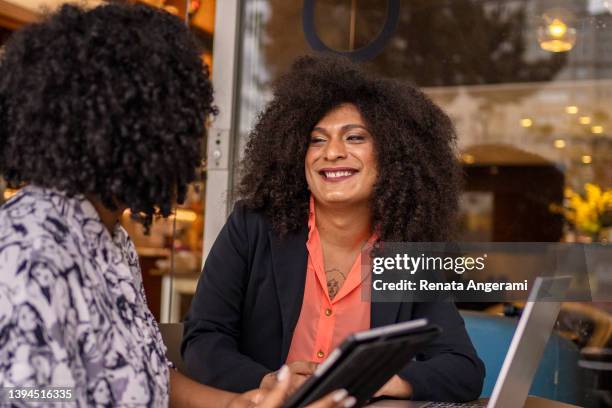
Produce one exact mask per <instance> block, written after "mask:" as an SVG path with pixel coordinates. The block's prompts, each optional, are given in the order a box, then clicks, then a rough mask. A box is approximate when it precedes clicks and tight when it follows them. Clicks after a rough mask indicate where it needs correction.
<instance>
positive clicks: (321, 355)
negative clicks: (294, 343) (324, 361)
mask: <svg viewBox="0 0 612 408" xmlns="http://www.w3.org/2000/svg"><path fill="white" fill-rule="evenodd" d="M317 357H319V358H323V357H325V353H324V352H322V351H321V350H319V352H318V353H317Z"/></svg>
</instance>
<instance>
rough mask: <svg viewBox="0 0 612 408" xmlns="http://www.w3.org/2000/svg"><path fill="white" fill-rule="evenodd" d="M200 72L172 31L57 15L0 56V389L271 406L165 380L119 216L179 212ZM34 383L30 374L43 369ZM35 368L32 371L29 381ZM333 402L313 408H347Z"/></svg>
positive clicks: (104, 15)
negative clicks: (5, 196) (5, 187)
mask: <svg viewBox="0 0 612 408" xmlns="http://www.w3.org/2000/svg"><path fill="white" fill-rule="evenodd" d="M212 98H213V91H212V87H211V83H210V81H209V79H208V72H207V68H206V67H205V66H204V65H203V64H202V60H201V58H200V54H199V51H198V48H197V47H196V44H195V41H194V39H193V38H192V36H191V34H190V33H189V31H188V29H187V28H186V27H185V25H184V23H183V22H182V21H180V20H179V19H177V18H176V17H174V16H172V15H170V14H168V13H166V12H163V11H159V10H157V9H154V8H150V7H147V6H142V5H140V6H137V5H119V4H107V5H102V6H99V7H97V8H95V9H92V10H89V11H88V10H84V9H82V8H80V7H77V6H70V5H65V6H62V7H61V8H60V9H59V10H58V11H57V12H55V13H54V14H51V15H49V16H47V17H46V18H44V19H43V20H42V21H40V22H38V23H35V24H33V25H30V26H28V27H26V28H24V29H23V30H21V31H19V32H17V33H15V34H14V36H13V37H12V38H11V39H10V40H9V42H8V43H7V45H6V47H5V49H4V50H3V53H2V54H1V55H0V174H2V175H3V176H4V177H5V178H6V180H7V181H8V183H9V185H12V186H13V187H19V188H20V191H19V192H18V193H17V194H16V195H15V196H14V197H12V198H11V199H10V200H9V201H8V202H6V203H5V204H4V205H3V206H2V208H1V209H0V305H1V306H2V307H0V384H2V386H3V387H36V388H44V387H68V391H67V392H66V393H65V394H63V396H64V397H66V398H69V399H70V400H72V401H74V402H75V403H76V406H83V407H84V406H129V407H153V406H155V407H158V406H159V407H163V406H168V403H171V404H172V405H177V406H194V407H195V406H203V407H206V406H251V405H254V404H255V403H257V404H259V406H263V407H275V406H279V405H280V404H281V403H282V401H283V400H284V398H285V397H286V395H287V390H288V389H289V386H290V383H291V381H290V379H291V373H290V371H289V370H288V369H284V370H282V373H280V374H279V377H278V378H279V380H278V385H277V386H276V387H275V388H274V389H273V390H272V391H271V392H270V393H268V394H267V396H266V395H265V393H263V392H261V391H254V392H251V393H247V394H244V395H236V394H234V393H229V392H227V391H222V390H216V389H212V388H210V387H206V386H202V385H201V384H198V383H197V382H195V381H192V380H190V379H188V378H187V377H185V376H183V375H182V374H180V373H179V372H178V371H176V370H174V369H173V368H172V367H169V365H171V364H170V363H169V362H168V360H167V358H166V355H165V353H166V348H165V346H164V344H163V342H162V338H161V335H160V332H159V329H158V326H157V323H156V322H155V320H154V318H153V316H152V314H151V312H150V311H149V309H148V307H147V305H146V300H145V296H144V290H143V286H142V277H141V272H140V268H139V266H138V257H137V255H136V251H135V248H134V245H133V244H132V242H131V241H130V239H129V237H128V236H127V233H126V231H125V230H124V229H123V228H122V227H121V226H120V225H119V222H118V221H119V218H120V216H121V214H122V212H123V211H124V210H126V209H129V210H130V211H131V212H132V213H133V214H139V216H140V219H141V220H142V222H143V223H144V224H145V225H149V224H150V222H151V220H152V218H153V217H154V216H156V215H159V216H162V217H166V216H168V215H169V214H170V212H171V209H172V207H173V206H174V204H175V203H176V202H181V201H182V200H183V199H184V196H185V192H186V189H187V185H188V183H190V182H191V181H193V180H194V178H195V169H196V167H197V166H198V165H199V163H200V160H201V147H202V146H201V143H202V135H203V132H204V127H205V123H206V120H207V117H208V116H209V115H211V114H213V113H214V112H215V109H214V108H213V107H212ZM43 369H44V370H43ZM41 370H42V371H41ZM351 401H353V400H351V398H350V397H347V395H346V392H343V391H340V393H339V394H338V393H335V394H333V395H330V396H328V397H327V398H325V399H322V400H321V401H319V402H318V403H317V404H318V406H319V407H321V408H322V407H335V406H341V405H347V404H348V405H350V403H351Z"/></svg>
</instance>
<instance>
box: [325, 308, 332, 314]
mask: <svg viewBox="0 0 612 408" xmlns="http://www.w3.org/2000/svg"><path fill="white" fill-rule="evenodd" d="M331 314H332V310H331V309H330V308H327V309H325V316H331Z"/></svg>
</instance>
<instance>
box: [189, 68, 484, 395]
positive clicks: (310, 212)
mask: <svg viewBox="0 0 612 408" xmlns="http://www.w3.org/2000/svg"><path fill="white" fill-rule="evenodd" d="M454 147H455V132H454V129H453V126H452V124H451V121H450V119H449V118H448V117H447V116H446V115H445V114H444V113H443V112H442V111H441V110H440V109H439V108H438V107H437V106H436V105H434V104H433V103H432V102H431V101H430V100H429V99H427V97H425V95H424V94H423V93H422V92H420V91H419V90H417V89H415V88H414V87H411V86H409V85H406V84H403V83H400V82H397V81H394V80H387V79H381V78H377V77H374V76H370V75H368V74H366V73H365V72H364V71H362V70H361V69H360V68H359V67H358V66H356V65H354V64H352V63H351V62H349V61H347V60H344V59H341V58H337V57H313V56H306V57H301V58H299V59H298V60H297V61H296V62H295V63H294V64H293V66H292V67H291V69H290V70H289V72H288V73H287V74H286V75H284V76H282V77H281V78H280V79H279V81H278V82H277V83H276V86H275V89H274V96H273V99H272V101H271V102H270V103H269V104H268V106H267V107H266V108H265V109H264V111H263V112H262V113H261V115H260V116H259V118H258V121H257V123H256V125H255V127H254V129H253V131H252V132H251V134H250V138H249V140H248V142H247V146H246V152H245V156H244V161H243V168H242V171H243V176H242V180H241V183H240V185H239V191H238V193H239V195H240V196H241V198H242V200H241V201H239V202H238V203H237V204H236V205H235V207H234V211H233V212H232V214H231V215H230V217H229V219H228V221H227V223H226V225H225V227H224V228H223V230H222V231H221V233H220V235H219V236H218V238H217V240H216V242H215V243H214V245H213V247H212V249H211V252H210V254H209V255H208V258H207V260H206V263H205V265H204V270H203V274H202V277H201V278H200V282H199V283H198V288H197V291H196V294H195V297H194V299H193V302H192V305H191V308H190V312H189V314H188V317H187V321H186V322H185V336H184V338H183V344H182V353H183V357H184V360H185V361H186V364H187V367H188V371H189V372H190V374H191V375H192V376H193V377H194V378H195V379H197V380H199V381H201V382H203V383H205V384H209V385H213V386H216V387H219V388H223V389H226V390H231V391H242V390H245V389H249V388H252V387H255V386H260V387H261V388H268V387H270V386H272V385H273V384H274V375H273V374H274V371H275V370H277V369H278V368H279V367H280V366H281V365H282V364H288V365H289V367H290V370H291V372H292V373H294V374H295V375H294V376H293V377H292V378H293V382H292V387H293V388H295V387H298V386H299V385H300V384H301V383H302V382H303V381H305V379H307V378H308V376H309V375H311V374H312V373H313V370H314V368H315V367H316V365H317V364H318V363H321V362H323V361H325V359H326V357H327V356H328V354H329V353H330V352H331V351H332V350H333V349H334V348H335V347H336V346H337V345H338V344H339V343H340V342H341V341H342V340H343V339H344V338H345V337H346V336H348V335H350V334H352V333H354V332H356V331H360V330H366V329H369V328H373V327H378V326H382V325H386V324H391V323H397V322H401V321H407V320H412V319H417V318H427V319H428V320H429V321H430V322H431V323H435V324H437V325H439V326H440V327H441V328H442V329H443V334H442V335H441V336H439V337H438V338H437V339H436V340H435V341H433V342H432V343H430V344H428V345H427V346H426V347H425V348H423V349H422V350H421V351H420V352H419V354H418V355H417V360H416V361H413V362H410V363H409V364H407V365H406V367H405V368H404V369H403V370H402V371H401V372H400V373H399V374H398V375H396V376H394V377H393V378H392V379H391V380H389V382H388V383H387V384H386V385H385V386H384V387H382V388H381V389H380V391H379V392H378V394H377V395H386V396H391V397H396V398H413V399H418V400H434V401H469V400H474V399H476V398H478V396H479V394H480V392H481V389H482V384H483V380H484V365H483V363H482V361H481V360H480V359H479V358H478V356H477V354H476V352H475V350H474V348H473V346H472V343H471V341H470V339H469V337H468V335H467V333H466V330H465V327H464V322H463V320H462V318H461V317H460V315H459V313H458V312H457V309H456V308H455V306H454V304H453V303H452V302H437V303H433V302H432V303H375V302H369V301H365V300H362V298H361V292H362V290H361V288H362V286H363V285H365V284H364V283H363V282H364V281H363V280H362V278H361V274H360V265H361V250H362V248H364V247H365V246H366V245H368V244H371V243H373V242H374V241H377V240H379V241H422V242H432V241H434V242H435V241H445V240H446V239H448V238H449V236H450V234H451V232H452V226H453V224H454V218H455V214H456V211H457V197H458V189H459V184H460V176H459V168H458V164H457V162H456V159H455V151H454ZM364 289H365V288H364ZM406 363H408V361H407V362H406Z"/></svg>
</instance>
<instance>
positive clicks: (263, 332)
mask: <svg viewBox="0 0 612 408" xmlns="http://www.w3.org/2000/svg"><path fill="white" fill-rule="evenodd" d="M307 229H308V228H307V226H306V225H305V226H304V228H303V229H302V230H301V231H300V232H299V233H296V234H292V235H290V236H288V237H286V238H284V239H283V240H282V241H281V240H279V239H278V237H277V236H276V235H275V234H274V233H273V232H272V227H271V224H270V223H269V222H268V220H267V219H266V217H265V216H264V215H263V214H260V213H257V212H254V211H251V210H247V209H245V208H244V206H242V205H241V204H240V203H238V204H237V205H236V206H235V208H234V211H233V212H232V214H231V215H230V217H229V219H228V221H227V223H226V224H225V226H224V227H223V229H222V230H221V233H220V234H219V236H218V237H217V240H216V241H215V243H214V245H213V247H212V249H211V251H210V254H209V255H208V258H207V259H206V263H205V265H204V271H203V273H202V277H201V278H200V281H199V282H198V287H197V290H196V293H195V297H194V299H193V302H192V304H191V309H190V311H189V314H188V316H187V320H186V321H185V332H184V337H183V343H182V346H181V352H182V356H183V360H184V362H185V366H186V367H187V374H189V375H190V376H192V377H193V378H194V379H196V380H197V381H199V382H201V383H204V384H208V385H211V386H214V387H217V388H222V389H225V390H229V391H234V392H243V391H246V390H250V389H253V388H257V387H258V386H259V383H260V382H261V379H262V377H263V376H264V375H266V374H267V373H269V372H271V371H275V370H277V369H279V368H280V367H281V366H282V364H283V363H284V362H285V360H286V358H287V354H288V353H289V347H290V345H291V340H292V338H293V331H294V329H295V326H296V324H297V321H298V318H299V315H300V311H301V307H302V298H303V296H304V283H305V279H306V267H307V261H308V252H307V249H306V241H307V236H308V231H307ZM421 317H426V318H427V319H429V321H430V322H432V323H435V324H438V325H439V326H440V327H442V329H443V334H442V335H441V336H439V337H438V338H437V339H436V340H435V341H434V342H432V343H431V344H429V345H428V346H427V347H426V348H424V349H423V350H422V351H421V352H420V353H419V354H418V356H417V361H413V362H410V364H408V365H407V366H406V368H404V369H403V371H401V372H400V376H401V377H402V378H403V379H405V380H407V381H408V382H409V383H410V384H411V385H412V387H413V389H414V394H413V397H412V398H413V399H416V400H434V401H469V400H473V399H476V398H478V397H479V395H480V392H481V389H482V384H483V380H484V365H483V363H482V361H481V360H480V359H479V358H478V356H477V355H476V351H475V350H474V347H473V346H472V343H471V341H470V339H469V337H468V335H467V333H466V331H465V327H464V323H463V319H462V318H461V316H460V315H459V313H458V312H457V309H456V308H455V306H454V304H453V303H450V302H440V303H372V306H371V326H372V327H377V326H383V325H386V324H391V323H396V322H401V321H407V320H412V319H417V318H421ZM406 363H408V362H406Z"/></svg>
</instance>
